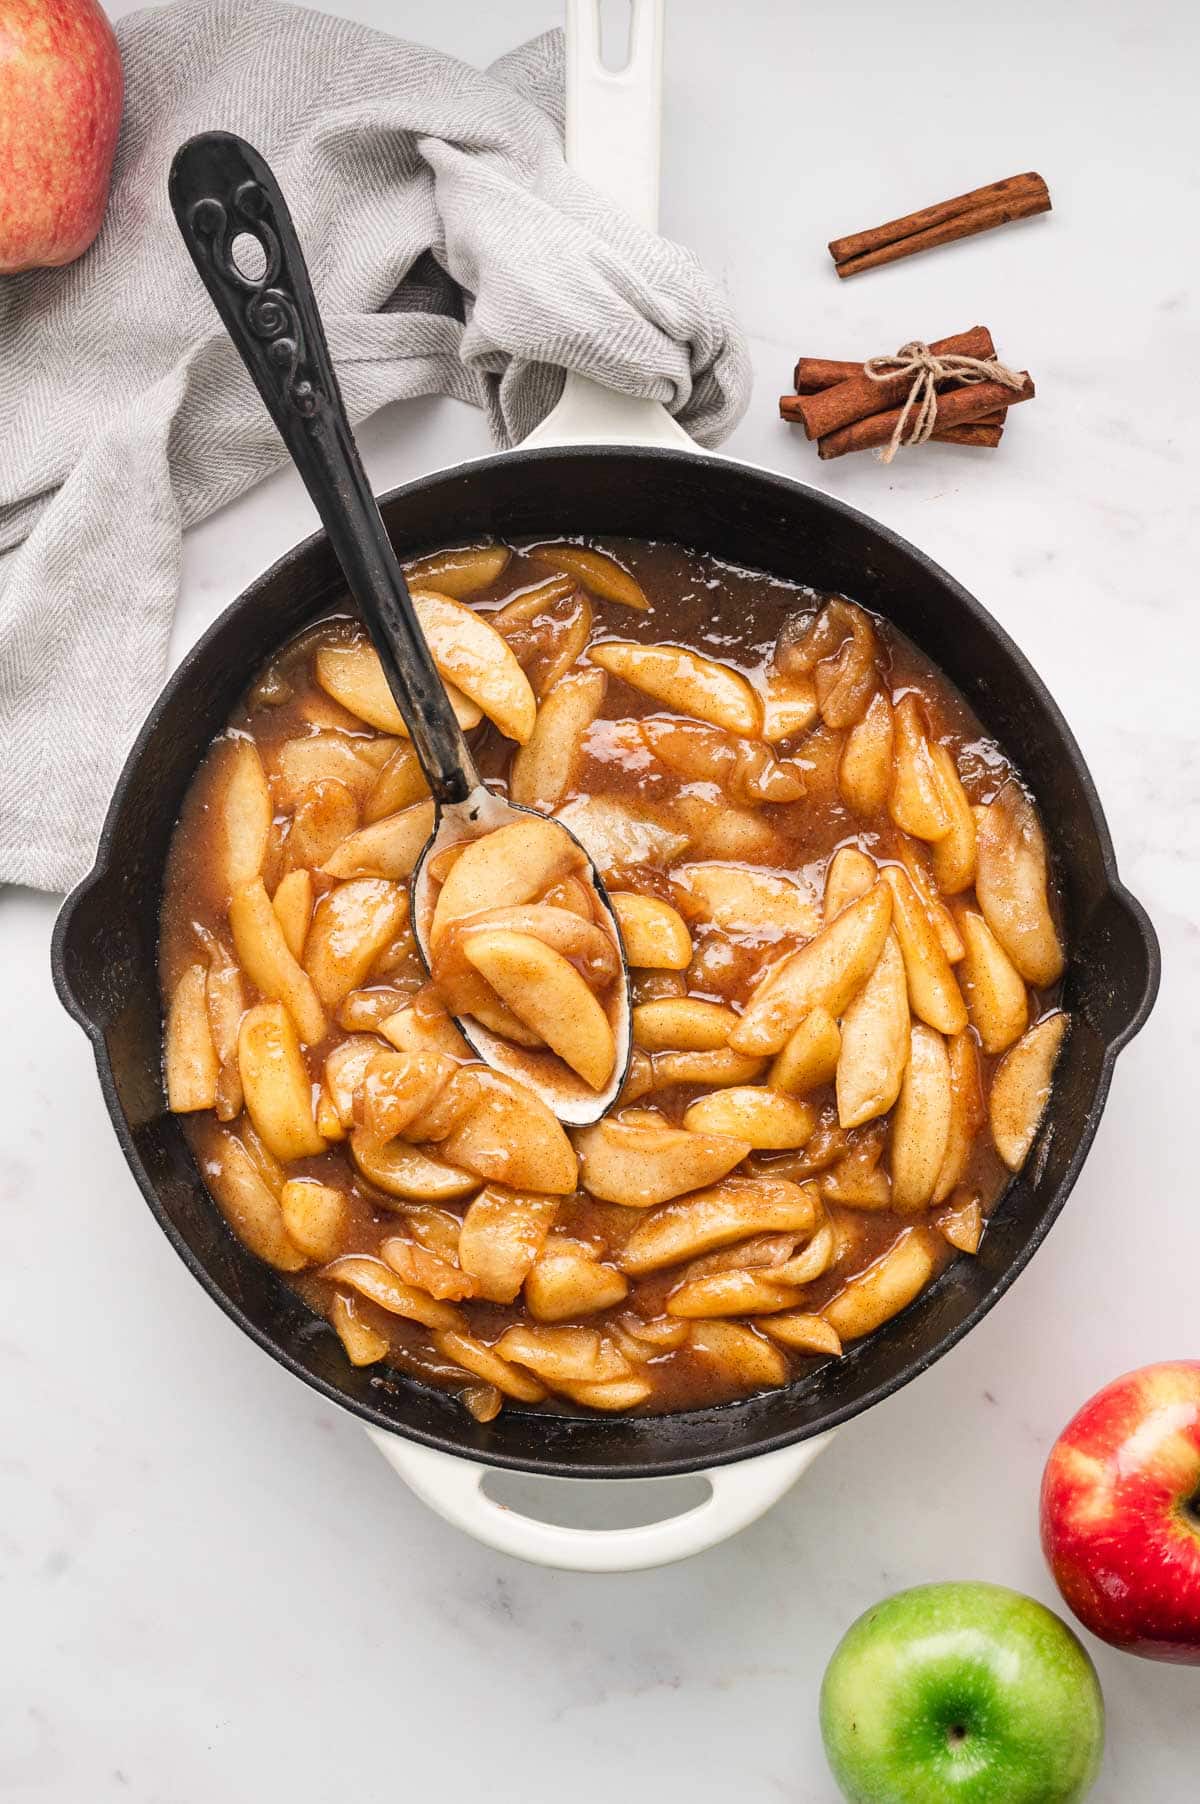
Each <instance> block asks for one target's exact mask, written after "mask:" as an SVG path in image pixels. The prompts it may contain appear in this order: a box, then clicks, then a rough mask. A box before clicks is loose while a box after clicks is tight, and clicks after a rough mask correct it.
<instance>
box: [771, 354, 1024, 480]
mask: <svg viewBox="0 0 1200 1804" xmlns="http://www.w3.org/2000/svg"><path fill="white" fill-rule="evenodd" d="M1021 376H1022V386H1021V387H1020V388H1019V389H1016V388H1006V387H1005V386H1004V384H1003V383H1002V382H977V383H975V384H973V385H972V386H969V387H966V388H952V389H950V390H949V391H948V393H946V394H944V395H939V397H938V423H937V428H936V430H937V431H939V432H944V431H945V430H946V429H947V428H948V427H953V426H969V425H972V424H978V422H979V421H980V420H981V419H985V418H986V417H987V415H988V414H990V413H994V412H995V411H996V410H997V409H998V408H1001V407H1015V406H1016V405H1017V404H1018V402H1020V401H1031V400H1032V399H1033V396H1034V392H1035V391H1034V386H1033V382H1032V380H1031V378H1030V375H1029V372H1028V371H1027V370H1022V371H1021ZM787 398H788V397H787V396H785V397H784V399H785V400H786V399H787ZM801 398H802V397H797V399H801ZM902 411H903V410H902V409H901V408H899V407H893V408H892V409H891V410H890V411H889V412H887V413H875V414H871V415H870V416H869V417H868V418H867V419H862V420H855V421H853V422H852V424H850V425H849V426H843V427H842V428H841V429H840V430H839V431H837V432H830V433H827V434H826V436H825V437H824V438H823V439H819V440H818V441H817V450H818V452H819V453H820V455H821V457H822V458H830V457H844V456H845V455H846V454H847V452H849V451H868V450H871V449H872V448H873V447H875V446H877V445H886V444H887V442H888V440H889V439H890V438H891V436H892V433H893V432H894V431H895V429H896V422H897V421H898V420H899V418H900V415H901V412H902Z"/></svg>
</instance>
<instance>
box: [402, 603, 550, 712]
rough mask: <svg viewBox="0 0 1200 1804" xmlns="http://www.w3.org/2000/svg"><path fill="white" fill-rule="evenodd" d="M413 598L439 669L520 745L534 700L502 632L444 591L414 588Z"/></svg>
mask: <svg viewBox="0 0 1200 1804" xmlns="http://www.w3.org/2000/svg"><path fill="white" fill-rule="evenodd" d="M412 599H413V607H414V608H415V609H416V613H417V619H418V620H419V621H420V622H421V630H422V631H423V633H424V634H425V638H426V640H427V641H428V644H429V649H430V651H431V652H432V653H433V661H434V663H435V664H436V665H437V667H438V670H439V671H440V672H441V673H442V675H443V676H444V677H446V678H447V679H448V680H449V682H451V683H452V684H454V685H456V686H457V688H458V689H459V690H461V692H462V693H463V694H464V695H465V696H467V697H468V699H469V700H470V701H471V702H473V703H474V704H475V705H476V706H477V707H479V708H482V710H483V712H484V713H485V714H486V715H487V717H488V719H489V720H490V721H494V723H495V724H496V726H498V727H499V729H500V731H501V732H502V733H503V734H505V735H506V736H507V738H509V739H515V740H516V741H517V743H518V745H524V744H525V742H526V740H527V739H528V738H529V736H530V734H531V733H532V732H533V725H534V721H535V720H536V718H537V701H536V699H535V697H534V693H533V690H532V688H531V687H530V683H529V678H528V677H527V676H526V675H525V672H524V671H523V670H522V669H521V666H520V665H519V664H518V663H517V660H516V658H515V657H514V656H513V653H512V650H511V648H510V647H509V646H508V645H507V644H506V643H505V641H504V639H503V637H502V636H501V634H499V633H498V632H497V631H496V629H495V627H494V626H493V625H492V624H491V622H490V621H488V620H485V619H484V618H483V616H482V615H481V614H477V613H476V612H475V610H474V609H473V608H468V607H464V605H463V603H462V602H460V601H454V600H452V599H451V597H450V596H448V595H439V594H436V593H435V592H434V591H433V590H419V589H418V590H414V591H413V598H412Z"/></svg>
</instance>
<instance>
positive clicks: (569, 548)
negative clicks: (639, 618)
mask: <svg viewBox="0 0 1200 1804" xmlns="http://www.w3.org/2000/svg"><path fill="white" fill-rule="evenodd" d="M525 555H526V556H527V557H529V558H531V559H532V560H533V562H534V563H535V564H544V565H545V566H546V567H547V569H549V570H562V571H565V572H566V574H567V575H568V576H573V577H574V578H575V581H576V582H577V583H579V585H580V586H581V587H582V588H584V589H588V590H590V592H591V593H592V594H593V595H595V596H597V597H598V598H599V600H601V601H615V602H616V603H617V604H618V606H620V607H623V608H636V609H637V610H638V611H639V612H640V613H644V612H645V610H646V609H647V608H648V607H649V606H650V603H649V601H648V600H647V599H646V593H645V590H644V589H643V588H642V585H641V584H640V583H639V582H638V580H637V578H636V577H635V576H634V575H633V574H632V572H631V571H629V570H627V569H626V568H625V566H624V565H623V564H618V562H617V560H616V558H615V557H611V556H610V555H609V553H608V552H606V551H593V550H592V549H591V547H590V546H587V545H533V546H530V548H529V550H528V551H527V552H526V554H525Z"/></svg>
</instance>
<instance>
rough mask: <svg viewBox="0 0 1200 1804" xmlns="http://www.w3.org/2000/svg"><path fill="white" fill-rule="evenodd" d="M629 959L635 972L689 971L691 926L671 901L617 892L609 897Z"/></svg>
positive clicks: (623, 891) (627, 891)
mask: <svg viewBox="0 0 1200 1804" xmlns="http://www.w3.org/2000/svg"><path fill="white" fill-rule="evenodd" d="M608 899H609V901H610V902H611V903H612V905H613V911H614V913H615V914H616V917H617V925H618V926H619V927H620V929H621V938H622V940H623V941H624V943H625V956H626V958H627V959H628V960H629V963H630V964H631V965H632V966H634V968H635V969H641V970H654V971H686V970H687V968H688V966H689V965H690V964H691V962H692V936H691V934H690V933H689V932H688V930H687V923H686V922H685V921H684V919H683V916H682V915H681V914H680V913H679V912H678V910H677V909H674V908H672V907H671V905H670V903H669V902H660V901H659V900H658V898H657V897H656V896H638V895H635V894H634V893H633V891H632V890H614V891H613V892H612V894H611V895H610V896H609V898H608Z"/></svg>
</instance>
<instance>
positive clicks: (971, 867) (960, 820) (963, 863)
mask: <svg viewBox="0 0 1200 1804" xmlns="http://www.w3.org/2000/svg"><path fill="white" fill-rule="evenodd" d="M929 755H930V757H931V759H932V760H933V774H934V781H935V783H936V785H937V788H938V792H939V794H940V795H941V798H942V806H943V808H944V809H945V811H946V816H947V819H948V820H949V822H950V829H949V831H948V832H947V833H944V834H943V835H942V837H941V839H939V840H938V841H937V842H936V844H935V845H934V848H933V874H934V876H935V878H936V879H937V886H938V888H939V889H940V890H941V892H942V894H943V895H944V896H956V895H957V894H958V893H959V891H960V890H964V889H969V888H970V887H971V885H972V883H974V881H975V816H974V815H973V814H972V813H971V804H970V802H969V801H968V800H967V792H966V790H965V789H964V788H963V786H962V778H961V777H960V776H959V774H958V765H957V764H956V763H955V761H954V755H953V753H952V752H951V751H950V750H949V749H948V747H946V746H944V745H931V746H930V748H929Z"/></svg>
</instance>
